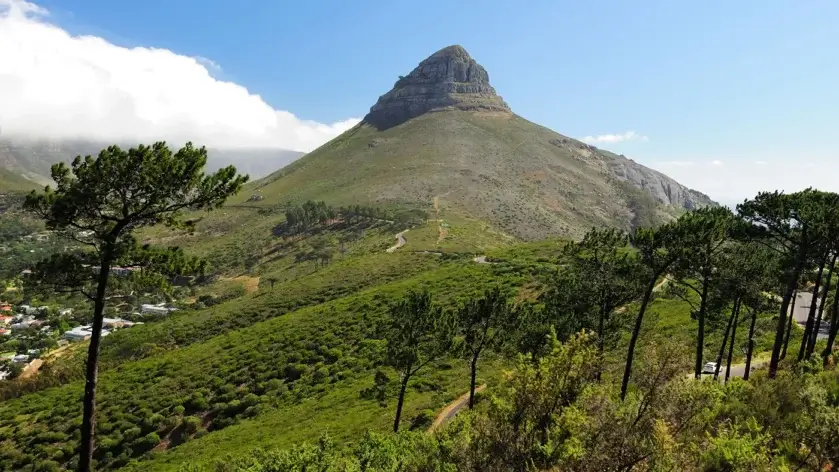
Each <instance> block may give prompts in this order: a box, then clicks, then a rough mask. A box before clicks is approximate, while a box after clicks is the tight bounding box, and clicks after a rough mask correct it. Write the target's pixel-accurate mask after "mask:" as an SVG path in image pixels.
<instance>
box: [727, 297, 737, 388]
mask: <svg viewBox="0 0 839 472" xmlns="http://www.w3.org/2000/svg"><path fill="white" fill-rule="evenodd" d="M739 319H740V304H739V303H738V304H737V309H735V310H734V324H732V325H731V340H730V341H729V343H728V360H727V361H726V363H725V381H726V382H728V378H729V377H731V358H732V356H733V355H734V341H736V340H737V322H738V320H739Z"/></svg>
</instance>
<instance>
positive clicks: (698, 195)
mask: <svg viewBox="0 0 839 472" xmlns="http://www.w3.org/2000/svg"><path fill="white" fill-rule="evenodd" d="M597 151H598V152H600V153H601V156H602V155H603V154H605V153H603V152H602V151H600V150H597ZM609 154H611V153H609ZM603 157H604V160H605V161H606V162H607V165H608V167H609V170H611V171H612V173H613V174H614V176H615V177H616V178H617V179H618V180H621V181H625V182H628V183H630V184H632V185H633V186H634V187H636V188H638V189H640V190H643V191H645V192H647V193H649V194H650V196H652V197H653V199H654V200H655V201H656V202H658V203H661V204H664V205H670V206H673V207H675V208H684V209H685V210H694V209H696V208H701V207H705V206H716V205H717V203H716V202H714V201H713V200H711V198H710V197H709V196H708V195H705V194H704V193H702V192H699V191H696V190H693V189H690V188H687V187H685V186H684V185H682V184H680V183H679V182H676V181H675V180H674V179H672V178H670V177H668V176H667V175H664V174H662V173H661V172H658V171H657V170H653V169H650V168H649V167H645V166H643V165H641V164H638V163H637V162H635V161H633V160H631V159H627V158H625V157H622V156H615V157H612V156H603Z"/></svg>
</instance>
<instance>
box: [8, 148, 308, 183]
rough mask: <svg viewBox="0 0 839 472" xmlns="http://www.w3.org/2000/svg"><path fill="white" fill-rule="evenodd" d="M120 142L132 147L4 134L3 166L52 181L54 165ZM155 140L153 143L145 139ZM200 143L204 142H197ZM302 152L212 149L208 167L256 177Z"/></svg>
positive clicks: (91, 153) (211, 169) (267, 172)
mask: <svg viewBox="0 0 839 472" xmlns="http://www.w3.org/2000/svg"><path fill="white" fill-rule="evenodd" d="M112 144H117V145H119V146H122V147H126V148H128V147H131V146H132V144H128V143H110V142H97V141H89V140H82V139H77V140H70V139H62V140H55V139H23V138H9V137H2V138H0V168H2V169H9V170H13V171H15V172H18V173H23V174H27V175H30V176H33V177H34V178H35V179H36V180H37V176H41V177H42V178H41V180H42V181H45V182H48V181H49V179H48V178H47V177H48V176H49V173H50V166H52V165H53V164H55V163H57V162H60V161H65V162H70V161H71V160H72V159H73V158H74V157H76V156H79V155H81V156H86V155H88V154H90V155H93V156H95V155H97V154H99V151H101V150H102V149H104V148H106V147H108V146H110V145H112ZM144 144H151V143H144ZM195 144H197V145H200V144H201V143H195ZM302 155H303V153H302V152H297V151H289V150H285V149H209V150H208V162H207V170H208V171H210V172H212V171H215V170H218V169H220V168H222V167H225V166H228V165H231V164H232V165H234V166H236V168H237V169H238V170H239V172H242V173H246V174H249V175H250V176H251V178H252V179H258V178H260V177H264V176H266V175H268V174H270V173H271V172H274V171H275V170H277V168H278V167H282V166H285V165H287V164H289V163H290V162H292V161H294V160H295V159H297V158H299V157H300V156H302Z"/></svg>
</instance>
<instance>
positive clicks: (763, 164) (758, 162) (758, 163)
mask: <svg viewBox="0 0 839 472" xmlns="http://www.w3.org/2000/svg"><path fill="white" fill-rule="evenodd" d="M755 164H757V165H759V166H765V165H767V164H769V163H768V162H766V161H755Z"/></svg>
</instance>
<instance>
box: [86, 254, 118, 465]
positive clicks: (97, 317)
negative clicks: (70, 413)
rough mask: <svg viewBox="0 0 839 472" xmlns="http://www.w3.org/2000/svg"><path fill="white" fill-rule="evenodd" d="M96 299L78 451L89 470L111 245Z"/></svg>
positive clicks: (102, 266) (91, 460) (91, 456)
mask: <svg viewBox="0 0 839 472" xmlns="http://www.w3.org/2000/svg"><path fill="white" fill-rule="evenodd" d="M103 252H104V256H103V258H102V264H101V265H100V266H99V276H98V277H97V282H96V297H95V299H94V301H93V326H92V329H93V332H92V333H91V334H90V346H89V347H88V348H87V362H86V365H85V384H84V407H83V411H82V431H81V432H82V437H81V444H80V451H79V469H78V470H79V472H90V471H91V470H92V467H93V445H94V436H93V435H94V431H95V430H96V380H97V377H98V374H99V344H100V342H101V341H102V324H103V318H104V316H105V294H106V289H107V288H108V276H109V275H110V272H111V258H112V256H111V253H112V251H111V249H109V248H105V249H103Z"/></svg>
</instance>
